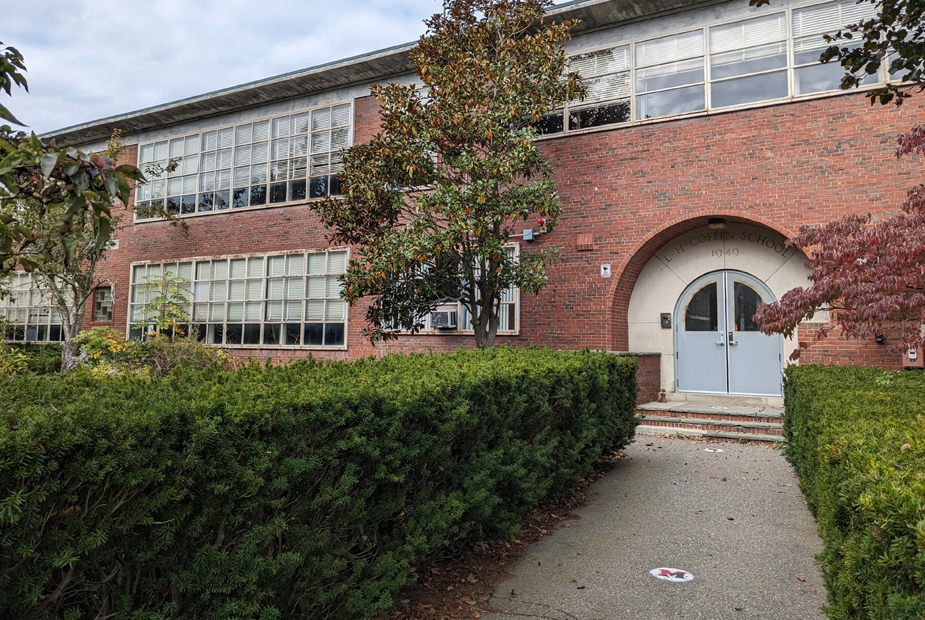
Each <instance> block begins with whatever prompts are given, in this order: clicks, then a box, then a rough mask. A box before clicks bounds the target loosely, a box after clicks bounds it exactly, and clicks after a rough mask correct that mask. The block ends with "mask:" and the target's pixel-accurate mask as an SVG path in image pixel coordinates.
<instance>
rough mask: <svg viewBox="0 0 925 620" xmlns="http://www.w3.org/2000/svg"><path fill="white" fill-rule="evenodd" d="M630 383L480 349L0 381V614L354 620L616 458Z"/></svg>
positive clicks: (554, 358)
mask: <svg viewBox="0 0 925 620" xmlns="http://www.w3.org/2000/svg"><path fill="white" fill-rule="evenodd" d="M635 372H636V363H635V360H633V359H624V358H619V357H617V356H613V355H607V354H603V353H590V352H578V353H562V352H553V351H550V350H539V349H528V350H512V349H506V348H501V349H494V350H489V351H461V352H458V353H454V354H446V355H433V356H426V355H412V356H390V357H387V358H384V359H382V360H378V361H376V360H361V361H358V362H353V363H347V362H339V363H333V364H321V363H318V362H311V361H309V362H300V363H295V364H292V365H289V366H282V367H270V368H262V367H260V366H259V365H257V364H253V365H251V366H249V367H246V368H243V369H240V370H237V371H233V372H224V373H222V372H213V371H207V372H204V373H198V374H197V373H187V374H183V373H180V372H174V373H173V374H172V375H171V376H168V377H166V378H163V379H159V378H153V379H142V378H137V377H121V376H117V377H110V378H105V379H98V378H93V377H91V376H90V375H89V373H87V372H80V371H78V372H75V373H71V374H69V375H68V376H66V377H64V378H61V377H54V376H48V377H43V376H34V375H30V376H23V377H14V378H7V379H0V395H2V398H0V593H2V595H0V617H2V618H17V619H19V618H30V617H46V618H53V617H54V618H73V619H77V618H93V617H98V616H97V614H99V617H103V616H106V614H115V617H116V618H133V619H137V620H142V619H144V620H155V619H160V618H208V619H219V618H263V619H269V618H362V617H369V616H371V615H373V614H374V613H376V612H378V611H380V610H382V609H384V608H386V607H387V606H388V605H390V603H391V594H392V593H393V592H394V591H395V590H396V589H397V588H399V587H400V586H402V585H404V584H406V583H408V582H409V581H410V580H411V579H412V578H413V573H412V572H411V571H410V570H409V569H410V568H411V567H412V566H413V565H414V564H416V563H418V562H420V561H421V560H423V559H424V558H427V557H430V556H433V555H434V554H435V553H437V552H439V551H440V550H444V549H446V548H447V547H448V546H451V545H453V544H454V543H455V542H456V541H458V540H461V539H465V538H472V537H482V536H484V537H495V536H502V535H506V534H507V535H509V534H511V533H512V532H513V531H514V530H513V529H512V528H513V527H515V525H514V524H515V522H516V519H517V518H518V516H519V515H521V514H522V513H523V512H524V511H526V510H527V509H529V508H530V507H532V506H534V505H535V504H536V503H537V501H538V500H540V499H541V498H542V497H544V496H546V495H549V494H552V493H558V492H561V491H565V490H567V489H569V488H570V487H571V486H572V485H574V484H575V482H576V481H577V480H578V479H579V478H580V477H581V476H583V475H584V474H586V473H587V472H588V471H589V470H590V468H591V466H592V464H593V463H594V462H595V460H597V459H598V457H599V456H600V455H601V454H602V453H604V452H606V451H609V450H613V449H618V448H621V447H623V446H625V445H626V444H627V443H628V442H629V441H630V440H631V438H632V436H633V433H634V429H635V424H636V423H635V419H634V415H633V413H634V412H633V409H634V404H635V397H636V384H635Z"/></svg>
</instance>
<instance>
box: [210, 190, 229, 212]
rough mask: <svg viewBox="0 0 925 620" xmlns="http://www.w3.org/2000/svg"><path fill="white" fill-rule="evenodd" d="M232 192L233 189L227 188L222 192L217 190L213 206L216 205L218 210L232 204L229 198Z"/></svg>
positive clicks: (222, 209)
mask: <svg viewBox="0 0 925 620" xmlns="http://www.w3.org/2000/svg"><path fill="white" fill-rule="evenodd" d="M230 193H231V191H230V190H227V189H225V190H222V191H220V192H215V198H214V202H215V204H214V205H213V206H214V207H215V210H216V211H224V210H225V209H227V208H228V207H230V206H231V202H230V200H229V198H230Z"/></svg>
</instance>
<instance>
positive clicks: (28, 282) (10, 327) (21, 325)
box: [0, 273, 63, 342]
mask: <svg viewBox="0 0 925 620" xmlns="http://www.w3.org/2000/svg"><path fill="white" fill-rule="evenodd" d="M0 316H2V317H4V318H5V320H6V323H7V329H6V334H5V338H6V340H12V341H16V342H23V341H27V342H61V341H62V340H63V335H62V332H61V315H60V314H59V313H58V311H57V310H56V309H55V308H53V307H52V304H51V301H50V299H49V298H48V294H47V293H46V292H45V291H43V290H42V289H41V288H40V287H39V286H38V285H37V284H36V283H35V281H34V280H33V279H32V276H31V275H30V274H27V273H17V274H15V275H14V276H13V277H12V280H11V282H10V294H9V296H8V297H6V298H0Z"/></svg>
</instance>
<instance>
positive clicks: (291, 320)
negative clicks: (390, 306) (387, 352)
mask: <svg viewBox="0 0 925 620" xmlns="http://www.w3.org/2000/svg"><path fill="white" fill-rule="evenodd" d="M346 267H347V250H329V251H322V252H307V253H297V254H279V255H266V256H246V257H231V258H215V259H209V260H197V261H187V262H180V263H159V264H148V265H136V266H134V267H133V268H132V292H131V309H130V319H129V321H130V324H131V325H130V333H131V335H133V336H140V335H141V334H142V333H143V332H144V331H145V330H146V329H148V327H147V325H148V324H149V323H150V321H151V320H152V319H153V317H152V316H148V315H149V314H152V313H154V312H156V308H151V300H152V299H154V298H155V297H156V296H157V295H158V294H159V289H158V286H160V285H163V283H164V281H165V278H166V279H167V280H171V281H174V282H178V283H180V288H181V290H185V291H187V292H188V294H187V295H186V299H187V300H188V301H189V302H190V306H189V311H190V315H191V316H190V324H191V325H192V327H190V328H189V329H190V330H192V331H194V333H196V334H198V335H199V336H200V337H201V338H203V339H204V340H205V341H206V342H207V343H209V344H221V345H231V346H236V345H242V346H244V345H252V346H303V347H343V346H345V345H346V324H347V308H346V302H345V301H344V300H343V299H342V298H341V297H340V293H341V290H342V284H341V281H340V275H341V274H343V273H344V272H345V271H346Z"/></svg>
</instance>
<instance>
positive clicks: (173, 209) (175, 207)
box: [167, 196, 180, 215]
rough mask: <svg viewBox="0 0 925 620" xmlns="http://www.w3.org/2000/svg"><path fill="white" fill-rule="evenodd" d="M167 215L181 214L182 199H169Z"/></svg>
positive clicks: (176, 197) (177, 197)
mask: <svg viewBox="0 0 925 620" xmlns="http://www.w3.org/2000/svg"><path fill="white" fill-rule="evenodd" d="M167 213H169V214H171V215H178V214H179V213H180V197H179V196H175V197H173V198H168V199H167Z"/></svg>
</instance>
